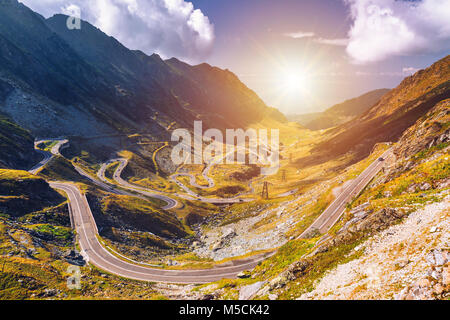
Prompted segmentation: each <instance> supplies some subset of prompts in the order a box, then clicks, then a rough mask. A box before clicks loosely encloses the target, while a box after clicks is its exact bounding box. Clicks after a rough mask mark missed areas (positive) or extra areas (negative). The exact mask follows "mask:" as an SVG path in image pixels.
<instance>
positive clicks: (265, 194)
mask: <svg viewBox="0 0 450 320" xmlns="http://www.w3.org/2000/svg"><path fill="white" fill-rule="evenodd" d="M261 196H262V198H263V199H264V200H269V183H268V182H267V181H264V186H263V190H262V194H261Z"/></svg>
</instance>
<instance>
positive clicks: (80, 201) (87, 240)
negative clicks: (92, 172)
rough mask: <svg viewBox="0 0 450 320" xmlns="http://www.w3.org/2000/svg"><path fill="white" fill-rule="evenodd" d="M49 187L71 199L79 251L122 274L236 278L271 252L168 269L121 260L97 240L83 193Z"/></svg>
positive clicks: (184, 279)
mask: <svg viewBox="0 0 450 320" xmlns="http://www.w3.org/2000/svg"><path fill="white" fill-rule="evenodd" d="M50 186H51V187H52V188H55V189H58V190H61V191H64V192H65V193H66V194H67V196H68V198H69V203H70V208H71V212H72V217H73V220H74V221H73V224H74V226H75V229H76V231H77V236H78V241H79V243H80V247H81V254H82V255H83V256H84V257H85V259H86V260H87V261H88V262H89V263H91V264H93V265H94V266H96V267H98V268H100V269H102V270H105V271H107V272H110V273H113V274H116V275H118V276H121V277H125V278H130V279H135V280H141V281H150V282H166V283H180V284H193V283H194V284H201V283H210V282H214V281H219V280H222V279H225V278H236V276H237V274H238V273H240V272H242V271H244V270H249V269H253V268H254V267H255V266H256V265H257V264H258V263H259V262H261V261H263V260H265V259H267V258H268V257H269V256H270V255H271V254H273V253H267V254H262V255H256V256H253V257H250V258H247V259H242V260H234V261H230V262H227V263H224V264H221V265H217V266H215V267H214V268H211V269H200V270H167V269H156V268H149V267H145V266H142V265H138V264H134V263H130V262H127V261H125V260H122V259H120V258H118V257H116V256H115V255H113V254H112V253H111V252H110V251H108V250H107V249H105V248H104V247H103V246H102V245H101V244H100V242H99V240H98V229H97V225H96V223H95V220H94V217H93V215H92V212H91V209H90V207H89V204H88V202H87V199H86V197H85V196H83V195H82V194H81V192H80V190H79V189H78V188H77V187H76V186H75V185H73V184H71V183H61V182H51V183H50Z"/></svg>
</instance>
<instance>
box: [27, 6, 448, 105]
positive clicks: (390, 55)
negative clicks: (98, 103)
mask: <svg viewBox="0 0 450 320" xmlns="http://www.w3.org/2000/svg"><path fill="white" fill-rule="evenodd" d="M19 1H21V2H23V3H24V4H26V5H28V6H29V7H31V8H32V9H33V10H35V11H37V12H39V13H41V14H42V15H44V16H45V17H49V16H51V15H53V14H55V13H66V14H74V13H77V12H78V11H79V12H80V13H81V18H82V19H84V20H87V21H89V22H91V23H92V24H94V25H96V26H97V27H99V28H100V29H102V30H103V31H104V32H106V33H107V34H109V35H112V36H114V37H115V38H117V39H118V40H119V41H121V42H122V43H123V44H124V45H126V46H127V47H129V48H130V49H140V50H142V51H144V52H146V53H147V54H152V53H154V52H156V53H158V54H160V55H161V56H162V57H163V58H171V57H177V58H179V59H181V60H184V61H187V62H189V63H191V64H197V63H202V62H207V63H210V64H212V65H215V66H218V67H221V68H224V69H229V70H231V71H232V72H234V73H235V74H237V75H238V76H239V78H240V79H241V80H242V81H243V82H244V83H245V84H246V85H247V86H248V87H249V88H251V89H253V90H254V91H255V92H256V93H257V94H258V95H259V96H260V97H261V98H262V99H263V100H264V101H265V102H266V104H268V105H269V106H272V107H276V108H278V109H280V110H281V111H282V112H284V113H286V114H302V113H308V112H318V111H322V110H324V109H326V108H328V107H331V106H332V105H333V104H336V103H340V102H342V101H344V100H346V99H349V98H353V97H356V96H359V95H361V94H363V93H365V92H367V91H370V90H374V89H379V88H393V87H395V86H397V85H398V84H399V83H400V82H401V81H402V79H404V78H405V77H406V76H409V75H411V74H413V73H415V72H416V71H417V70H419V69H423V68H426V67H427V66H429V65H431V64H432V63H433V62H435V61H437V60H439V59H441V58H443V57H445V56H446V55H447V54H449V52H450V0H416V1H414V0H191V1H185V0H96V1H91V0H19ZM77 10H78V11H77Z"/></svg>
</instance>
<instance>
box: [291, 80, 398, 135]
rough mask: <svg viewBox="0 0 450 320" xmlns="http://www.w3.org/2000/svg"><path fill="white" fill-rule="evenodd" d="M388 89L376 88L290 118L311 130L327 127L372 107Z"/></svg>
mask: <svg viewBox="0 0 450 320" xmlns="http://www.w3.org/2000/svg"><path fill="white" fill-rule="evenodd" d="M389 91H390V90H389V89H378V90H373V91H370V92H368V93H366V94H363V95H362V96H360V97H357V98H354V99H350V100H347V101H345V102H343V103H340V104H337V105H335V106H333V107H331V108H329V109H327V110H326V111H324V112H318V113H310V114H305V115H298V116H293V118H292V120H293V121H296V122H298V123H300V124H301V125H303V126H305V127H306V128H308V129H311V130H322V129H328V128H331V127H335V126H338V125H341V124H343V123H345V122H347V121H350V120H352V119H354V118H356V117H358V116H360V115H362V114H363V113H365V112H366V111H367V110H369V109H370V108H372V107H373V106H374V105H375V104H376V103H377V102H378V101H380V99H381V97H383V96H384V95H385V94H387V93H388V92H389Z"/></svg>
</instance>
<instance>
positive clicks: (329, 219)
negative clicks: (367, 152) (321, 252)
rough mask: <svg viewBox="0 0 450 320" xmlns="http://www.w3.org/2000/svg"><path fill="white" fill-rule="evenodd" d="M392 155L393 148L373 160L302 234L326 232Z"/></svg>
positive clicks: (303, 235) (305, 235) (302, 235)
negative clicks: (314, 231) (313, 231)
mask: <svg viewBox="0 0 450 320" xmlns="http://www.w3.org/2000/svg"><path fill="white" fill-rule="evenodd" d="M391 155H392V150H391V149H389V150H388V151H386V152H385V153H384V154H383V155H382V156H381V158H382V159H384V161H380V159H377V160H376V161H374V162H372V163H371V164H370V166H369V167H367V169H366V170H364V171H363V172H362V173H361V174H360V175H359V176H358V177H357V178H356V179H355V180H353V181H352V182H351V183H350V184H349V185H348V186H347V187H346V188H345V189H344V191H343V192H341V194H340V195H339V196H338V197H337V198H336V199H335V200H334V201H333V203H332V204H331V205H330V206H329V207H328V208H327V209H326V210H325V211H324V212H323V213H322V214H321V215H320V217H319V218H317V220H316V221H314V223H313V224H312V225H310V226H309V228H308V229H306V230H305V231H304V232H303V233H302V234H301V235H300V236H299V239H300V238H305V237H307V236H308V234H309V233H310V232H311V231H312V230H317V231H319V232H320V233H321V234H324V233H326V232H327V231H328V230H330V229H331V227H333V226H334V224H335V223H336V222H337V221H338V220H339V219H340V218H341V216H342V214H343V213H344V212H345V208H346V206H347V204H348V203H350V202H351V201H352V199H353V198H355V197H356V196H357V195H359V194H360V193H361V191H362V190H363V189H364V188H365V187H366V186H367V185H368V184H369V182H370V181H371V180H372V179H373V178H374V177H375V176H376V175H377V174H378V172H380V170H381V169H382V168H383V167H384V165H385V164H386V160H387V159H388V158H389V157H390V156H391Z"/></svg>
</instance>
